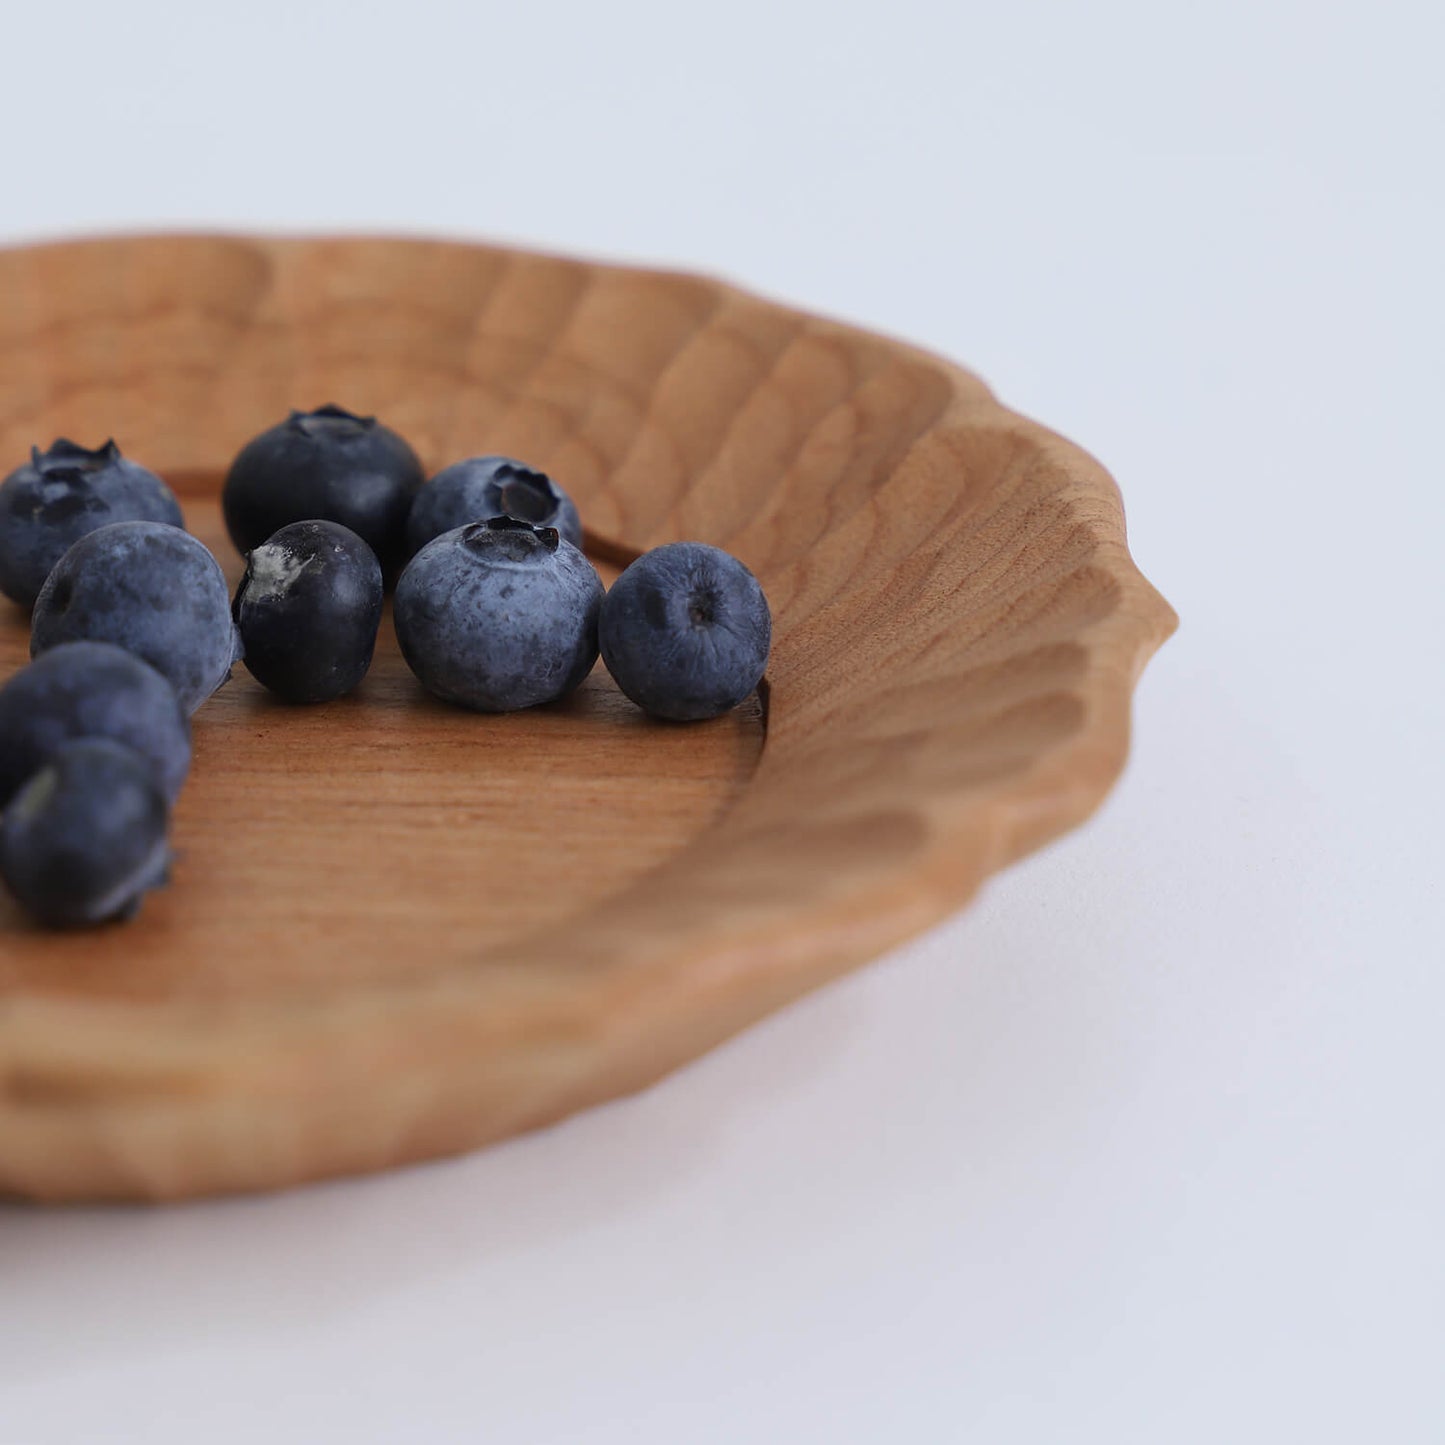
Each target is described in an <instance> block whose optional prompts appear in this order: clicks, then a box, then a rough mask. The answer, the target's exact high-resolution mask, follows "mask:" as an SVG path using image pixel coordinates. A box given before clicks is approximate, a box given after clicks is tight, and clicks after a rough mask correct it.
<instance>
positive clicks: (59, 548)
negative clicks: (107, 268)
mask: <svg viewBox="0 0 1445 1445" xmlns="http://www.w3.org/2000/svg"><path fill="white" fill-rule="evenodd" d="M222 507H223V511H224V514H225V520H226V527H227V530H228V531H229V533H230V535H231V539H232V541H233V542H234V543H235V544H236V546H237V548H238V549H239V550H240V551H241V552H242V553H243V554H244V555H245V557H246V572H245V576H244V577H243V578H242V581H241V584H240V586H239V587H238V589H237V591H236V595H235V597H234V598H232V597H230V595H229V593H228V589H227V586H226V581H225V577H224V575H223V573H222V571H221V568H220V565H219V564H218V563H217V561H216V559H215V558H214V557H213V556H212V555H211V553H210V552H209V551H208V550H207V549H206V547H205V546H203V545H202V544H201V543H200V542H198V541H197V540H196V539H195V538H194V537H192V536H190V535H189V534H188V533H187V532H185V531H184V530H183V523H182V517H181V510H180V507H179V506H178V505H177V503H176V499H175V497H174V496H173V495H172V494H171V492H170V490H169V489H168V488H167V487H166V485H165V483H164V482H162V481H161V479H160V478H159V477H157V476H156V475H155V474H154V473H152V472H150V471H147V470H146V469H145V468H144V467H141V466H138V465H137V464H136V463H135V462H133V461H131V460H129V459H128V458H126V457H124V456H122V455H121V453H120V451H119V449H118V448H117V447H116V445H115V443H114V442H107V443H106V444H105V445H104V446H103V447H100V448H99V449H97V450H94V451H92V450H90V449H88V448H86V447H81V446H77V445H75V444H74V443H73V442H69V441H64V440H61V441H57V442H56V443H55V444H54V445H53V446H52V447H51V448H50V450H49V451H46V452H42V451H40V450H39V449H38V448H37V449H35V450H34V451H32V453H31V459H30V461H29V462H28V463H27V464H25V465H24V466H21V467H19V468H17V469H16V470H15V471H14V472H12V473H11V474H10V475H9V476H8V477H7V478H6V479H5V480H4V482H3V483H0V592H3V593H4V594H5V595H6V596H8V597H10V598H12V599H13V600H14V601H16V602H18V603H19V604H21V605H22V606H24V607H28V608H30V609H31V632H30V653H31V657H32V658H33V659H34V660H33V661H32V662H31V663H30V664H29V666H28V667H26V668H24V669H22V670H21V671H20V672H19V673H17V674H16V675H15V676H14V677H12V678H11V679H10V680H9V681H8V682H7V683H6V684H5V685H4V686H3V687H0V876H3V877H4V880H5V882H6V883H7V885H8V886H9V888H10V890H11V892H12V893H13V894H14V895H15V897H16V898H17V899H18V900H19V901H20V902H21V903H22V904H23V905H24V906H25V907H26V908H27V909H28V910H29V911H30V912H31V913H32V914H33V915H34V917H35V918H37V919H38V920H39V921H40V922H42V923H44V924H48V925H51V926H54V927H77V926H85V925H90V924H96V923H101V922H105V921H107V920H110V919H114V918H123V917H129V916H131V915H132V914H134V913H135V911H136V910H137V909H138V908H139V906H140V902H141V899H142V898H143V897H144V895H145V893H146V892H147V891H148V890H150V889H151V888H154V887H157V886H159V885H160V884H161V883H163V882H164V881H165V880H166V879H167V877H168V875H169V869H170V863H171V853H170V849H169V845H168V842H167V834H168V827H169V818H170V809H171V806H172V805H173V804H174V802H175V799H176V796H177V794H178V793H179V791H180V788H181V784H182V783H183V782H184V780H185V777H186V773H187V771H188V770H189V767H190V758H191V741H190V714H191V713H193V712H194V711H195V710H196V709H197V708H198V707H199V706H200V705H201V704H202V703H203V702H204V701H205V700H206V699H207V698H208V697H210V696H211V694H212V693H213V692H215V691H216V689H217V688H218V687H220V686H221V684H222V683H224V682H225V681H226V680H227V678H229V677H230V675H231V669H232V666H233V665H234V664H235V663H236V662H237V661H244V663H245V665H246V667H247V668H248V670H249V671H250V672H251V673H252V674H253V675H254V676H255V677H256V679H257V680H258V681H259V682H261V683H262V684H263V685H264V686H265V687H267V688H268V689H270V690H271V691H272V692H273V693H275V694H276V695H277V696H279V697H281V698H283V699H285V700H287V701H289V702H295V703H315V702H324V701H327V700H329V699H331V698H336V697H340V696H342V695H343V694H345V693H347V692H349V691H351V690H352V689H353V688H355V687H356V686H357V684H358V683H359V682H360V681H361V680H362V678H363V677H364V676H365V675H366V672H367V669H368V668H369V667H370V665H371V659H372V653H373V651H374V649H375V645H376V637H377V631H378V629H379V627H380V624H381V617H382V600H383V594H384V590H385V585H386V584H387V583H388V582H392V581H394V583H395V595H394V598H393V609H392V612H393V620H394V622H395V625H396V634H397V640H398V642H399V644H400V646H401V651H402V655H403V656H404V657H405V659H406V662H407V665H408V666H409V667H410V668H411V670H412V671H413V672H414V673H415V674H416V676H417V678H418V679H419V680H420V682H421V683H422V685H423V686H424V687H426V688H427V689H428V690H429V691H430V692H432V693H434V694H435V695H436V696H437V697H439V698H442V699H444V700H445V701H447V702H451V703H455V704H458V705H460V706H462V707H467V708H471V709H474V710H477V711H482V712H507V711H512V710H514V709H517V708H524V707H532V706H535V705H537V704H540V703H546V702H553V701H556V700H557V699H560V698H563V697H565V696H566V695H567V694H568V693H570V692H571V691H572V690H573V689H574V688H576V687H577V686H578V684H579V683H581V681H582V680H583V678H585V677H586V676H587V674H588V673H589V672H590V671H591V669H592V666H593V664H594V663H595V662H596V660H597V657H598V654H599V651H600V653H601V656H602V659H603V661H604V662H605V663H606V665H607V668H608V670H609V671H610V672H611V674H612V676H613V678H614V679H615V680H616V682H617V684H618V686H619V687H620V688H621V689H622V691H623V692H624V693H626V695H627V696H628V697H629V698H631V699H632V700H633V701H634V702H635V703H637V704H638V706H640V707H641V708H643V709H644V710H645V711H646V712H648V713H649V714H651V715H653V716H654V717H659V718H665V719H669V720H672V721H692V720H697V719H702V718H710V717H716V716H718V715H719V714H721V713H723V712H726V711H727V710H728V709H730V708H732V707H735V706H737V704H738V703H740V702H741V701H743V699H744V698H746V697H747V696H748V695H749V694H750V693H751V692H752V691H753V689H754V688H755V687H756V686H757V684H758V682H759V680H760V679H761V677H762V675H763V669H764V667H765V665H766V663H767V658H768V650H769V646H770V642H771V635H772V622H771V616H770V614H769V611H768V604H767V601H766V599H765V598H764V596H763V592H762V589H761V587H760V586H759V585H758V582H757V579H756V578H755V577H754V576H753V574H752V573H751V572H750V571H748V569H747V568H746V567H745V566H744V565H743V564H742V563H741V562H739V561H738V560H737V559H736V558H735V557H732V556H729V555H728V553H726V552H723V551H721V550H719V549H718V548H716V547H711V546H707V545H706V544H703V543H699V542H674V543H669V544H667V545H666V546H662V547H658V548H656V549H654V550H653V551H651V552H648V553H645V554H644V555H643V556H641V557H639V558H638V559H637V560H636V561H635V562H633V563H632V564H631V565H630V566H629V567H628V568H627V569H626V570H625V571H624V572H623V573H622V575H621V576H620V577H619V578H618V579H617V581H616V582H615V583H614V584H613V585H612V588H611V589H610V590H605V589H604V588H603V585H602V580H601V578H600V577H599V576H598V575H597V571H596V569H595V568H594V567H593V566H592V564H591V563H590V562H589V561H588V560H587V558H586V557H585V556H584V555H583V553H582V551H581V546H582V527H581V522H580V519H579V517H578V514H577V508H576V507H575V506H574V505H573V503H572V501H571V499H570V498H569V497H568V496H567V495H566V493H565V492H563V491H562V489H561V488H560V487H558V486H557V485H556V483H555V482H553V481H552V479H551V478H550V477H548V476H547V475H546V474H545V473H543V472H539V471H536V470H534V469H533V468H531V467H528V466H525V465H523V464H522V463H520V462H517V461H515V460H513V459H511V458H508V457H473V458H470V459H468V460H466V461H461V462H458V463H456V464H455V465H453V466H449V467H447V468H445V469H444V470H443V471H441V472H439V473H438V474H437V475H436V476H435V477H433V478H432V479H431V480H430V481H429V482H428V481H426V479H425V476H424V473H423V472H422V469H421V465H420V463H419V462H418V460H417V457H416V454H415V453H414V452H413V451H412V449H411V447H410V446H409V445H408V444H407V443H406V442H405V441H404V440H403V439H402V438H401V437H400V436H398V435H397V433H396V432H394V431H392V430H391V429H390V428H388V427H385V426H382V425H381V424H380V423H379V422H377V421H376V419H375V418H374V417H363V416H355V415H353V414H352V413H350V412H348V411H344V410H343V409H342V408H340V407H337V406H323V407H320V408H319V409H317V410H316V411H311V412H293V413H292V414H291V416H290V417H289V418H288V419H287V420H286V421H284V422H282V423H281V424H280V425H278V426H275V427H272V428H271V429H270V430H269V431H266V432H263V433H262V434H261V435H260V436H258V437H256V438H255V439H254V440H253V441H251V442H250V443H248V444H247V445H246V446H245V447H244V448H243V449H242V450H241V452H240V453H239V454H238V455H237V457H236V459H235V461H234V462H233V463H232V466H231V469H230V472H229V473H228V475H227V477H226V482H225V487H224V490H223V492H222Z"/></svg>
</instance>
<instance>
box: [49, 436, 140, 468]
mask: <svg viewBox="0 0 1445 1445" xmlns="http://www.w3.org/2000/svg"><path fill="white" fill-rule="evenodd" d="M119 460H120V448H119V447H118V446H116V444H115V440H114V438H112V437H107V438H106V440H105V441H104V442H103V443H102V444H101V445H100V446H98V447H96V448H95V449H94V450H92V449H91V448H90V447H83V446H81V445H79V444H78V443H77V442H73V441H71V440H70V439H69V438H68V437H56V439H55V440H54V441H53V442H51V443H50V450H49V451H44V452H43V451H41V450H40V448H39V447H31V448H30V463H31V465H32V466H33V467H34V468H35V470H36V471H37V472H45V473H47V474H50V475H53V474H54V473H56V472H75V473H84V472H98V471H102V470H103V469H104V468H106V467H108V466H110V465H111V464H112V463H113V462H118V461H119Z"/></svg>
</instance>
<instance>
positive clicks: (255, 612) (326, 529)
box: [233, 521, 382, 702]
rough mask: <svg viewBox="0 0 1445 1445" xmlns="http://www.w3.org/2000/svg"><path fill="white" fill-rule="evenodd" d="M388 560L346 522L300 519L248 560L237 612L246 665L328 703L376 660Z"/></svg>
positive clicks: (283, 690)
mask: <svg viewBox="0 0 1445 1445" xmlns="http://www.w3.org/2000/svg"><path fill="white" fill-rule="evenodd" d="M381 608H382V585H381V566H380V564H379V563H378V562H377V560H376V554H375V553H374V552H373V551H372V550H371V548H370V547H368V546H367V545H366V543H365V542H363V541H362V540H361V538H360V537H358V536H357V535H356V533H355V532H353V531H351V529H350V528H348V527H343V526H342V525H341V524H340V523H339V522H319V521H308V522H292V523H291V525H290V526H289V527H282V528H281V530H280V531H279V532H277V533H276V534H275V535H274V536H273V537H269V538H267V540H266V541H264V542H262V543H261V545H260V546H259V547H257V548H255V549H254V550H253V551H252V553H251V555H250V556H249V557H248V558H247V559H246V575H245V576H244V577H243V578H242V579H241V585H240V587H239V588H237V590H236V600H235V603H234V606H233V611H234V614H235V618H236V626H237V627H238V628H239V629H240V633H241V641H242V644H243V646H244V647H245V662H246V667H247V668H248V669H249V671H250V672H251V675H252V676H253V677H254V678H255V679H256V680H257V681H258V682H259V683H261V685H262V686H263V687H266V688H269V689H270V691H272V692H274V693H275V694H276V695H277V696H278V697H281V698H284V699H285V700H286V701H287V702H327V701H329V700H330V699H331V698H334V697H341V696H342V695H343V694H344V693H348V692H350V691H351V690H352V688H354V687H355V686H356V685H357V684H358V683H359V682H360V681H361V679H362V678H363V677H365V676H366V670H367V668H369V667H370V666H371V656H372V652H373V650H374V649H375V647H376V633H377V629H378V627H380V625H381Z"/></svg>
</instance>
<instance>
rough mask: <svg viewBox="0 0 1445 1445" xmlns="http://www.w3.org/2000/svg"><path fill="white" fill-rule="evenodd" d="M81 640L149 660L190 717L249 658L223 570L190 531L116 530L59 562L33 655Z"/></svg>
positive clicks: (92, 536) (84, 541) (117, 526)
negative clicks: (242, 652) (244, 654)
mask: <svg viewBox="0 0 1445 1445" xmlns="http://www.w3.org/2000/svg"><path fill="white" fill-rule="evenodd" d="M81 638H89V639H91V640H92V641H96V642H114V643H115V644H116V645H117V646H119V647H124V648H125V649H126V650H127V651H129V652H133V653H135V654H136V656H137V657H143V658H144V659H145V660H146V661H147V662H148V663H150V665H151V666H152V667H154V668H155V669H156V671H157V672H159V673H161V674H162V675H163V676H164V677H166V678H168V679H169V680H170V684H171V686H172V687H174V688H175V690H176V693H177V695H178V696H179V697H180V700H181V705H182V706H183V707H185V709H186V710H187V711H188V712H194V711H195V710H196V709H197V708H198V707H199V706H200V705H201V704H202V703H203V702H204V701H205V700H206V699H207V698H208V697H210V695H211V694H212V693H213V692H215V690H216V689H217V688H218V687H220V685H221V684H222V683H223V682H225V681H226V679H227V678H228V677H230V675H231V664H232V663H233V662H235V661H236V660H237V658H238V657H239V655H240V653H239V650H238V649H239V645H240V638H239V635H238V634H237V632H236V628H235V625H234V624H233V623H232V621H231V598H230V595H229V593H228V591H227V588H226V579H225V576H224V575H223V574H222V572H221V568H220V565H219V564H218V563H217V561H216V559H215V558H214V557H213V556H211V554H210V553H209V552H208V551H207V550H206V549H205V547H203V546H202V545H201V543H199V542H198V541H196V539H195V538H194V537H192V536H191V535H189V533H186V532H182V531H179V530H178V529H177V528H175V527H168V526H165V525H164V524H163V523H160V522H113V523H112V524H111V525H110V526H108V527H101V528H100V529H99V530H98V531H95V532H88V533H87V534H86V535H85V536H84V537H82V538H81V539H80V540H79V541H78V542H76V543H75V544H74V545H73V546H72V547H71V548H70V550H69V551H68V552H66V554H65V555H64V556H63V557H62V558H61V559H60V561H58V562H57V563H56V564H55V566H54V568H53V569H52V570H51V573H50V576H49V577H47V578H46V579H45V586H44V587H42V588H41V589H40V596H39V597H37V598H36V599H35V614H34V617H33V618H32V619H31V626H30V654H31V656H32V657H38V656H39V655H40V654H41V653H42V652H44V651H45V650H46V649H47V648H50V647H54V646H55V645H56V644H57V643H61V642H75V641H77V640H79V639H81Z"/></svg>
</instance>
